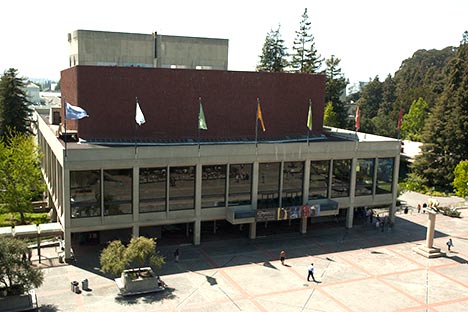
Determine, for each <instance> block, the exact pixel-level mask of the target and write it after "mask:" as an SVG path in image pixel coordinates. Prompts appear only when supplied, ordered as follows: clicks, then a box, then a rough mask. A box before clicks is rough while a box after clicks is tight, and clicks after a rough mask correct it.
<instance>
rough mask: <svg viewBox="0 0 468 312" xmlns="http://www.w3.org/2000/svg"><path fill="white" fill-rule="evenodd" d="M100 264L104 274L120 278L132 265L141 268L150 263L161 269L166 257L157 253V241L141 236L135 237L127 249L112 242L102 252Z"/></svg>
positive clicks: (116, 242) (118, 242)
mask: <svg viewBox="0 0 468 312" xmlns="http://www.w3.org/2000/svg"><path fill="white" fill-rule="evenodd" d="M100 262H101V269H102V271H103V272H106V273H111V274H113V275H116V276H119V275H120V274H121V273H122V272H123V271H124V270H125V269H126V268H129V267H130V266H131V265H132V264H136V265H137V267H138V268H141V267H142V266H144V265H145V264H147V263H149V264H150V265H152V266H155V267H156V268H160V267H161V266H162V265H163V264H164V257H163V256H160V255H159V253H157V252H156V241H155V239H151V238H146V237H143V236H140V237H133V238H132V239H131V240H130V244H129V245H128V246H127V247H125V246H124V245H123V244H122V242H121V241H118V240H116V241H112V242H110V243H109V245H108V246H107V247H106V248H105V249H104V250H103V251H102V252H101V255H100Z"/></svg>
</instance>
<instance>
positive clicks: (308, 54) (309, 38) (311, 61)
mask: <svg viewBox="0 0 468 312" xmlns="http://www.w3.org/2000/svg"><path fill="white" fill-rule="evenodd" d="M292 49H293V51H294V52H293V54H292V60H291V63H290V65H291V67H292V69H293V71H294V72H297V73H316V72H318V70H319V69H320V67H321V66H322V59H321V57H320V54H318V52H317V49H316V48H315V42H314V36H313V35H312V34H311V33H310V22H309V16H308V15H307V8H306V9H304V13H303V14H302V20H301V22H300V24H299V31H296V39H294V45H293V47H292Z"/></svg>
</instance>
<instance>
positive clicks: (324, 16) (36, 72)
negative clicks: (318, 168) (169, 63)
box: [0, 0, 468, 82]
mask: <svg viewBox="0 0 468 312" xmlns="http://www.w3.org/2000/svg"><path fill="white" fill-rule="evenodd" d="M306 7H307V8H308V13H309V20H310V22H311V23H312V25H311V27H312V28H311V32H312V34H313V35H314V37H315V43H316V48H317V49H318V52H319V53H320V54H321V55H322V56H323V57H326V58H328V57H330V55H331V54H334V55H335V56H336V57H338V58H340V59H341V68H342V71H343V73H344V74H345V76H346V77H347V78H348V79H349V80H350V81H351V82H357V81H368V80H369V78H373V77H375V76H376V75H379V77H381V78H382V79H383V78H385V77H386V76H387V75H388V74H389V73H390V74H392V75H393V74H394V72H395V71H396V70H398V68H399V66H400V64H401V62H402V61H403V60H404V59H406V58H409V57H411V55H412V54H413V53H414V52H415V51H416V50H418V49H441V48H444V47H446V46H450V45H452V46H458V45H459V42H460V40H461V39H462V34H463V32H464V31H465V30H468V22H467V21H468V19H467V16H468V1H466V0H447V1H440V0H392V1H379V0H353V1H350V0H348V1H347V0H321V1H318V0H308V1H303V0H291V1H276V0H257V1H255V0H250V1H247V0H237V1H220V0H218V1H211V0H196V1H194V0H192V1H184V0H178V1H177V0H171V1H169V0H167V1H159V0H150V1H147V0H133V1H122V0H113V1H109V0H93V1H91V0H80V1H69V0H49V1H27V0H15V1H5V2H2V13H0V40H1V43H2V44H1V47H0V71H1V73H3V71H4V70H5V69H7V68H10V67H15V68H17V69H19V71H20V74H21V75H23V76H26V77H33V78H42V77H43V78H50V79H58V78H59V77H60V71H61V70H63V69H66V68H67V67H68V54H69V47H68V41H67V33H69V32H72V31H73V30H76V29H89V30H103V31H120V32H135V33H148V34H150V33H152V32H155V31H157V32H158V33H160V34H164V35H178V36H197V37H213V38H227V39H229V70H246V71H253V70H255V66H256V64H257V62H258V59H259V55H260V53H261V49H262V46H263V42H264V39H265V36H266V34H267V32H268V31H269V30H270V29H272V28H276V27H277V26H278V24H281V34H282V37H283V39H284V40H285V43H286V45H287V46H288V48H289V52H292V49H291V47H292V41H293V40H294V36H295V31H296V30H298V28H299V22H300V20H301V15H302V13H303V11H304V8H306Z"/></svg>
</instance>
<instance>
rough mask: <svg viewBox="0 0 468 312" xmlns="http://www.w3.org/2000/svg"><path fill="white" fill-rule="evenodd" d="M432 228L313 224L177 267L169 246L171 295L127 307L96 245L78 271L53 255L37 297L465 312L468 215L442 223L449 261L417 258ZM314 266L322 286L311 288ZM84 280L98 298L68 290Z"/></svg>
mask: <svg viewBox="0 0 468 312" xmlns="http://www.w3.org/2000/svg"><path fill="white" fill-rule="evenodd" d="M426 222H427V215H426V214H422V213H421V214H418V213H417V212H416V210H414V209H413V210H411V211H410V213H409V214H398V215H397V220H396V223H395V227H394V228H393V230H391V231H388V230H386V231H385V232H381V231H377V230H376V229H375V227H373V226H371V225H368V224H362V223H360V222H357V224H356V225H355V226H354V227H353V229H350V230H346V229H344V228H343V225H342V224H330V227H328V228H326V227H319V228H318V227H317V228H315V229H314V225H310V226H309V230H308V233H307V234H306V235H301V234H299V233H296V232H291V233H284V234H281V235H274V236H268V237H263V238H258V239H256V240H253V241H251V240H248V239H245V238H239V239H230V240H218V241H210V242H207V243H202V244H201V245H200V246H192V245H185V246H179V250H180V261H179V262H178V263H175V262H174V261H173V256H172V252H173V250H174V249H175V246H162V247H161V248H160V251H161V253H162V254H163V255H165V256H166V257H167V264H166V265H165V266H164V267H163V268H162V269H161V271H160V272H158V273H160V275H161V276H162V278H163V280H164V281H165V282H166V283H167V284H168V286H169V288H168V289H167V290H166V291H165V292H163V293H156V294H150V295H145V296H137V297H130V298H125V299H123V298H118V297H117V296H116V295H117V292H118V289H117V286H116V285H115V283H114V281H113V280H112V278H111V277H110V276H106V275H104V274H102V273H101V272H100V271H99V264H98V250H97V248H96V247H83V246H81V247H77V249H76V250H75V253H76V259H77V260H76V262H74V263H71V264H60V263H58V261H57V259H56V257H55V251H54V249H53V248H50V249H48V250H47V251H44V252H43V254H44V255H45V256H46V257H48V259H46V258H43V260H42V264H41V265H42V266H43V267H44V271H45V282H44V285H43V286H41V287H40V288H39V289H38V290H37V291H36V293H37V297H38V301H39V305H40V311H105V310H108V311H112V312H117V311H128V310H129V309H131V310H132V311H222V312H228V311H281V312H285V311H316V312H317V311H333V312H334V311H355V312H365V311H372V312H374V311H408V312H409V311H415V312H416V311H418V312H419V311H431V312H437V311H439V312H445V311H447V312H448V311H468V266H467V260H468V210H462V218H449V217H446V216H443V215H437V219H436V235H435V240H434V245H435V246H437V247H440V248H442V249H443V250H444V251H447V248H446V245H445V242H446V241H447V239H448V237H451V238H452V239H453V242H454V245H455V246H454V248H453V251H452V252H450V253H448V254H447V256H446V257H442V258H436V259H426V258H424V257H422V256H420V255H418V254H415V253H414V252H413V251H412V248H413V247H415V246H417V245H419V244H423V243H424V240H425V235H426V228H425V225H426ZM282 249H284V250H285V251H286V262H285V264H286V265H285V266H283V265H281V262H280V261H279V253H280V251H281V250H282ZM33 260H34V261H35V263H36V264H37V258H33ZM311 262H313V263H314V264H315V269H316V273H315V277H316V279H317V280H318V281H319V283H314V282H307V280H306V277H307V267H308V265H309V264H310V263H311ZM84 278H87V279H88V280H89V286H90V288H91V290H90V291H83V292H82V293H81V294H74V293H73V292H71V290H70V282H71V281H73V280H77V281H80V280H82V279H84Z"/></svg>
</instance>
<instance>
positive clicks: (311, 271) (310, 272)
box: [307, 263, 317, 282]
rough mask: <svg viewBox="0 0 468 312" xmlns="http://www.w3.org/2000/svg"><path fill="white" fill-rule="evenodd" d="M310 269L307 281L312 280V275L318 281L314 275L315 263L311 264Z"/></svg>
mask: <svg viewBox="0 0 468 312" xmlns="http://www.w3.org/2000/svg"><path fill="white" fill-rule="evenodd" d="M308 271H309V274H308V275H307V281H308V282H310V281H311V280H310V278H311V277H312V280H313V281H314V282H317V281H316V280H315V277H314V264H313V263H311V264H310V265H309V270H308Z"/></svg>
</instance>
